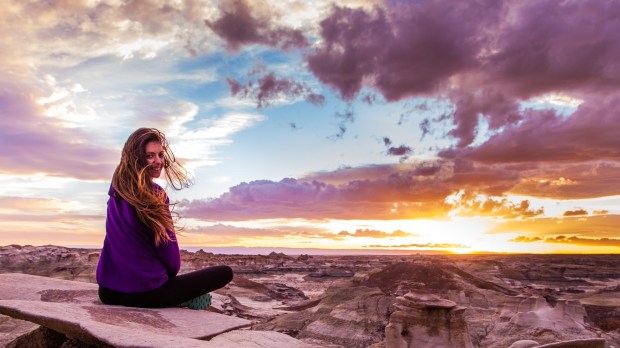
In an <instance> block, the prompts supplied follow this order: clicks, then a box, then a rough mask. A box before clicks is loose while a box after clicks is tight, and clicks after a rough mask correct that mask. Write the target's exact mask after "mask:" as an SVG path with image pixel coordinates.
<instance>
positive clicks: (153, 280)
mask: <svg viewBox="0 0 620 348" xmlns="http://www.w3.org/2000/svg"><path fill="white" fill-rule="evenodd" d="M154 185H155V186H156V188H157V189H159V190H163V189H162V188H161V187H160V186H159V185H157V184H154ZM108 194H109V195H110V198H109V199H108V215H107V217H106V235H105V240H104V241H103V249H102V250H101V256H100V257H99V264H98V265H97V283H98V284H99V286H102V287H104V288H107V289H110V290H115V291H119V292H125V293H135V292H143V291H149V290H153V289H156V288H158V287H160V286H162V285H163V284H164V283H165V282H166V281H168V279H169V278H170V277H174V276H176V275H177V273H178V272H179V269H180V268H181V254H180V252H179V245H178V243H177V240H176V235H175V234H174V232H172V231H168V234H169V235H170V237H172V241H169V242H167V243H166V242H162V243H161V245H159V246H155V235H154V233H153V231H151V230H150V229H149V228H148V227H146V225H145V224H144V223H142V221H140V219H139V218H138V215H137V213H136V209H135V208H134V207H133V206H132V205H130V204H129V203H127V201H125V200H124V199H122V198H121V197H120V196H119V195H117V194H115V192H114V189H113V188H112V187H111V186H110V191H109V192H108ZM166 203H168V197H166Z"/></svg>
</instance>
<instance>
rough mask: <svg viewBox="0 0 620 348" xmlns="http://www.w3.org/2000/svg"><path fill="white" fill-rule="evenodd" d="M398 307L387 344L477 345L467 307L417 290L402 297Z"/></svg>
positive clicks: (467, 347)
mask: <svg viewBox="0 0 620 348" xmlns="http://www.w3.org/2000/svg"><path fill="white" fill-rule="evenodd" d="M395 307H396V311H395V312H394V313H392V315H391V316H390V321H389V324H388V325H387V326H386V328H385V346H386V347H393V348H414V347H429V348H434V347H437V348H440V347H454V348H461V347H462V348H473V344H472V342H471V338H470V336H469V331H468V327H467V322H466V320H465V316H464V315H463V311H464V310H465V308H464V307H459V306H457V304H456V303H454V302H452V301H450V300H446V299H441V298H439V297H438V296H436V295H431V294H424V293H415V292H409V293H407V294H406V295H404V296H400V297H398V298H397V301H396V305H395Z"/></svg>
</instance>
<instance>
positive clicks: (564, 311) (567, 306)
mask: <svg viewBox="0 0 620 348" xmlns="http://www.w3.org/2000/svg"><path fill="white" fill-rule="evenodd" d="M497 310H498V312H499V318H500V320H503V321H510V322H511V323H513V324H515V325H519V326H529V327H538V328H542V329H550V330H567V329H577V330H582V329H584V327H585V326H584V319H585V316H586V311H585V309H584V308H583V306H582V305H581V303H580V302H579V301H577V300H569V301H567V300H563V299H558V300H554V302H553V304H551V303H549V302H547V300H546V299H545V298H544V297H540V296H527V297H526V296H515V297H512V298H511V299H510V300H509V301H507V302H504V303H501V304H500V305H499V306H498V307H497Z"/></svg>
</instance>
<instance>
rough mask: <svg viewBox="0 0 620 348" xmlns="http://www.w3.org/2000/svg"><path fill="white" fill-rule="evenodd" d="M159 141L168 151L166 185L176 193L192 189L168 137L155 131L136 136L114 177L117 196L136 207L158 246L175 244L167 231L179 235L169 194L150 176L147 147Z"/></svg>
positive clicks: (130, 140)
mask: <svg viewBox="0 0 620 348" xmlns="http://www.w3.org/2000/svg"><path fill="white" fill-rule="evenodd" d="M152 141H156V142H158V143H160V144H161V145H162V147H163V150H164V173H165V177H166V181H167V182H168V184H169V185H170V186H171V187H172V188H174V189H175V190H180V189H182V188H184V187H188V186H189V185H191V180H190V178H189V176H188V172H187V170H185V168H183V166H182V165H181V164H180V163H179V162H178V161H177V160H176V157H174V154H173V153H172V150H170V147H169V146H168V141H167V140H166V136H165V135H164V133H162V132H160V131H159V130H157V129H155V128H140V129H138V130H136V131H135V132H133V133H132V134H131V135H130V136H129V138H128V139H127V142H125V146H124V147H123V153H122V155H121V162H120V163H119V165H118V166H117V167H116V170H115V171H114V175H113V176H112V187H113V188H114V191H115V192H116V194H118V195H119V196H120V197H121V198H123V199H124V200H126V201H127V202H128V203H129V204H131V205H132V206H134V208H135V209H136V213H137V214H138V218H139V219H140V221H142V222H143V223H144V224H145V225H146V226H147V227H148V228H149V229H151V230H152V231H153V232H154V234H155V244H156V245H160V244H161V243H162V242H166V243H167V242H168V241H170V240H171V238H170V236H169V235H168V233H167V232H166V230H167V229H168V230H170V231H175V228H174V221H173V219H172V215H173V214H174V216H175V217H178V214H177V213H175V212H174V211H173V209H170V208H171V205H172V207H173V206H174V204H169V203H167V202H166V193H165V192H164V190H162V189H160V188H159V186H156V185H154V184H153V182H152V179H151V177H150V176H149V175H148V172H147V170H148V164H147V161H146V144H148V143H150V142H152Z"/></svg>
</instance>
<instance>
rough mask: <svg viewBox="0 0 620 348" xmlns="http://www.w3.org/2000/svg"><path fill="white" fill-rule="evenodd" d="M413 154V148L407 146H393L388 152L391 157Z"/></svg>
mask: <svg viewBox="0 0 620 348" xmlns="http://www.w3.org/2000/svg"><path fill="white" fill-rule="evenodd" d="M411 152H412V150H411V148H410V147H409V146H407V145H400V146H392V147H390V148H389V149H388V150H387V154H388V155H390V156H406V155H409V154H411Z"/></svg>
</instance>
